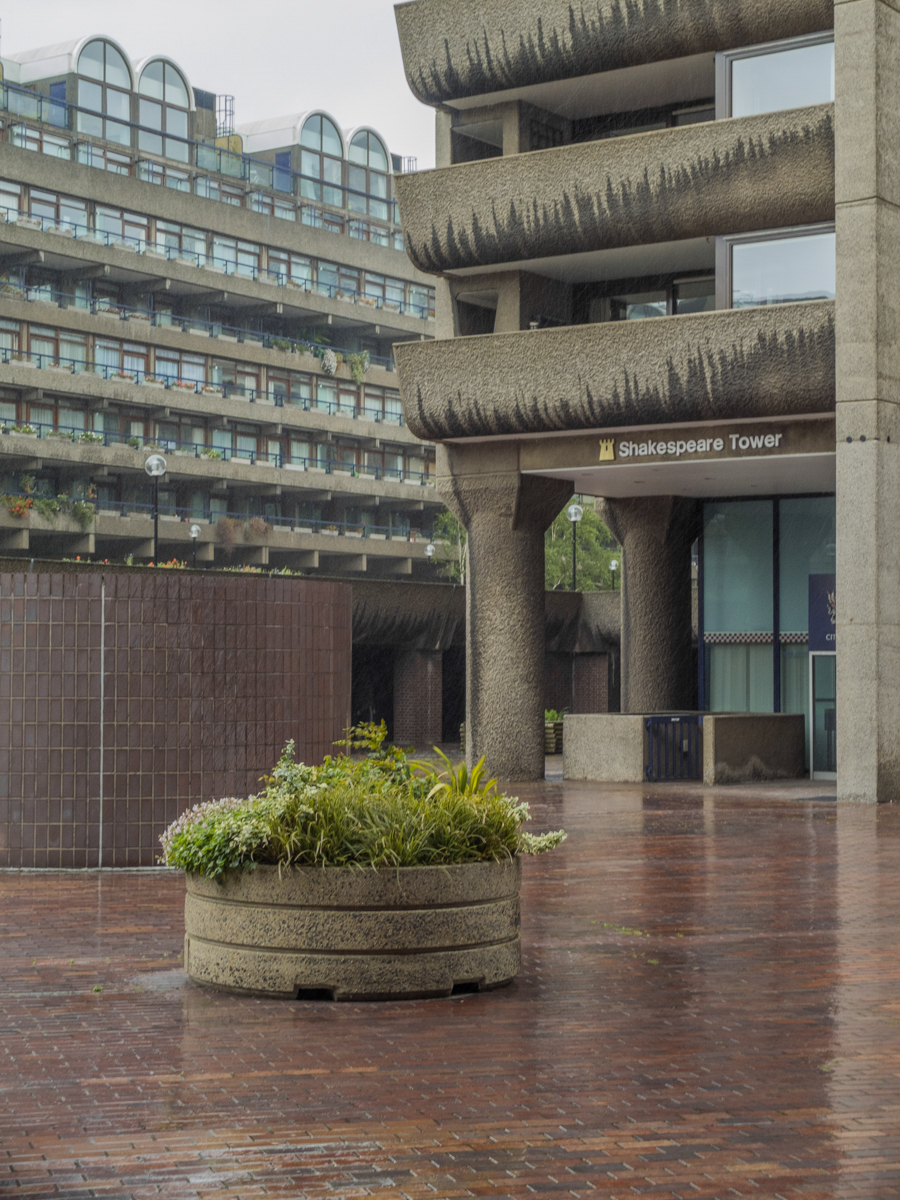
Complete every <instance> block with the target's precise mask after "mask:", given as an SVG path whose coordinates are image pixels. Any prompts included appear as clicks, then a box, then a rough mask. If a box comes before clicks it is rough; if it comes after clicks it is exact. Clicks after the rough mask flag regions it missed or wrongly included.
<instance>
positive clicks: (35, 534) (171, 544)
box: [0, 498, 433, 578]
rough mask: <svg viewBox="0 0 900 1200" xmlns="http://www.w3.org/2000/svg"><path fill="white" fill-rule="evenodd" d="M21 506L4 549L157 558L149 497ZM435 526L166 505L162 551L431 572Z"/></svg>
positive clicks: (5, 526) (189, 559)
mask: <svg viewBox="0 0 900 1200" xmlns="http://www.w3.org/2000/svg"><path fill="white" fill-rule="evenodd" d="M33 503H36V501H33ZM13 507H14V502H13V500H12V498H5V503H4V504H3V505H2V506H0V555H2V556H5V557H24V556H31V557H34V558H64V559H65V558H69V559H74V558H77V557H78V558H82V559H85V558H91V559H93V560H95V561H96V560H100V561H103V560H104V559H108V560H109V561H110V562H122V561H123V560H125V559H126V558H133V559H135V560H137V561H141V560H144V561H149V560H151V559H152V558H153V554H154V549H153V514H152V509H151V508H150V507H149V506H148V505H145V504H122V505H110V504H104V503H99V504H94V505H89V504H82V505H81V508H80V514H79V515H80V519H77V518H76V517H75V516H73V515H72V512H71V511H70V506H69V507H66V506H64V507H62V508H60V510H59V511H58V512H55V513H54V512H51V511H49V510H47V509H46V507H45V509H44V511H43V512H39V511H37V508H36V507H32V508H30V509H27V510H26V511H24V512H23V514H22V515H15V514H14V512H13V511H12V509H13ZM192 526H196V527H197V528H198V529H199V531H200V532H199V535H198V537H197V538H196V539H194V538H192V537H191V527H192ZM430 526H431V517H430V516H429V515H428V514H424V513H423V521H422V528H420V529H409V530H398V529H397V528H392V527H391V526H389V525H371V524H366V525H352V524H349V523H347V522H340V521H338V522H326V521H307V520H303V519H301V518H291V519H288V518H276V517H266V518H262V517H248V516H246V514H242V513H217V514H210V513H197V512H196V511H195V510H192V509H185V510H181V509H170V508H167V509H165V510H161V512H160V518H159V542H158V555H157V559H158V561H159V562H160V563H166V562H171V561H173V560H174V561H175V562H176V563H179V562H180V563H184V564H186V565H188V566H190V565H191V564H192V563H193V562H194V560H195V557H196V563H197V565H198V566H209V567H217V568H222V567H232V568H234V567H260V568H268V569H270V570H278V569H281V568H287V569H289V570H292V571H303V572H306V571H316V572H320V573H323V574H328V573H332V574H345V573H348V572H350V573H354V574H357V573H365V574H368V575H375V576H411V575H415V574H419V575H422V576H423V577H424V578H430V577H431V575H432V573H433V572H432V568H431V565H430V559H429V557H428V555H427V554H426V553H425V551H426V547H427V546H428V544H429V542H430V541H431V528H430Z"/></svg>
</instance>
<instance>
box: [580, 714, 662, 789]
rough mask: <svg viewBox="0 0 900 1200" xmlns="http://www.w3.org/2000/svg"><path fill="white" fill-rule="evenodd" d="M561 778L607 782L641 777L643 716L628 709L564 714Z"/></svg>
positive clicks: (630, 780)
mask: <svg viewBox="0 0 900 1200" xmlns="http://www.w3.org/2000/svg"><path fill="white" fill-rule="evenodd" d="M563 778H564V779H597V780H604V781H605V782H607V783H642V782H643V780H644V717H642V716H632V715H630V714H628V713H600V714H593V713H592V714H588V715H585V716H567V717H566V718H565V720H564V723H563Z"/></svg>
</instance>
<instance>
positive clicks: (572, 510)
mask: <svg viewBox="0 0 900 1200" xmlns="http://www.w3.org/2000/svg"><path fill="white" fill-rule="evenodd" d="M566 516H567V517H568V518H569V520H570V521H571V522H572V591H573V592H577V591H578V588H577V587H576V583H575V570H576V567H577V565H578V522H579V521H580V520H581V518H582V517H583V516H584V509H583V508H582V507H581V505H580V504H570V505H569V507H568V508H567V509H566Z"/></svg>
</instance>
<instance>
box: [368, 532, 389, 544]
mask: <svg viewBox="0 0 900 1200" xmlns="http://www.w3.org/2000/svg"><path fill="white" fill-rule="evenodd" d="M369 537H370V538H371V539H372V540H373V541H375V542H386V541H387V534H386V533H370V534H369Z"/></svg>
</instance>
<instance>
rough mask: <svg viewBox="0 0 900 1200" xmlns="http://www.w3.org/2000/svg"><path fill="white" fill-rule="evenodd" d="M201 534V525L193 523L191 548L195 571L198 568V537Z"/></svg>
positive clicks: (192, 563) (192, 564)
mask: <svg viewBox="0 0 900 1200" xmlns="http://www.w3.org/2000/svg"><path fill="white" fill-rule="evenodd" d="M199 536H200V526H199V525H192V526H191V550H192V551H193V554H194V557H193V561H192V562H191V566H192V567H193V568H194V570H195V571H196V569H197V538H198V537H199Z"/></svg>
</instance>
